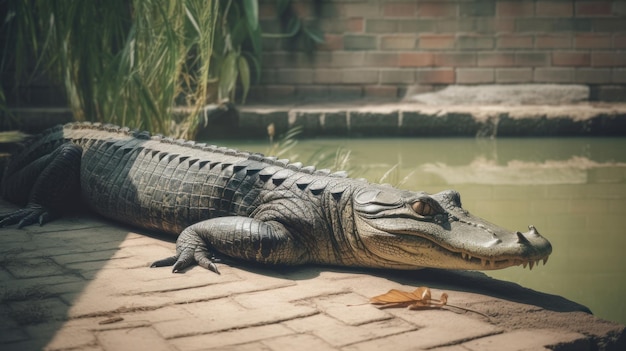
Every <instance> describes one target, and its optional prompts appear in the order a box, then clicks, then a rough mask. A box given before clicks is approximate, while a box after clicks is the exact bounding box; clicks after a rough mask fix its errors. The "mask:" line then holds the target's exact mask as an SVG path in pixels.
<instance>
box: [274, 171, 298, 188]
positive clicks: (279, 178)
mask: <svg viewBox="0 0 626 351" xmlns="http://www.w3.org/2000/svg"><path fill="white" fill-rule="evenodd" d="M294 173H296V172H294V171H292V170H290V169H287V168H284V169H281V170H280V171H278V172H276V173H274V175H273V176H272V182H273V183H274V185H280V184H282V182H284V181H285V180H286V179H287V178H289V177H290V176H292V175H293V174H294Z"/></svg>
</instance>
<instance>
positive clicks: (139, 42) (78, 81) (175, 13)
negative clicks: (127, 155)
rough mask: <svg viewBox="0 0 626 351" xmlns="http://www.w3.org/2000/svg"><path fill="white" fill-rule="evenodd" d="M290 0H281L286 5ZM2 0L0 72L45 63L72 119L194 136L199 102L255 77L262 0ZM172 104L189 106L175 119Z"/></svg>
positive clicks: (246, 85) (224, 97) (215, 99)
mask: <svg viewBox="0 0 626 351" xmlns="http://www.w3.org/2000/svg"><path fill="white" fill-rule="evenodd" d="M290 3H291V1H278V3H277V4H278V7H279V8H280V9H282V11H283V12H282V13H286V11H289V8H290ZM0 8H1V9H3V10H6V11H5V12H6V17H5V18H4V21H3V24H2V31H1V33H0V37H1V38H2V39H3V44H2V45H3V53H2V57H1V59H2V60H1V61H0V72H5V71H6V70H5V69H6V67H7V65H9V63H10V62H11V63H12V64H13V66H14V68H15V72H16V74H15V79H16V81H17V82H20V81H23V80H28V78H27V77H25V73H26V72H29V73H32V72H40V71H44V72H51V73H52V74H53V76H54V77H56V78H57V79H58V80H59V81H60V82H62V84H63V86H64V88H65V92H66V95H67V98H68V101H69V103H70V106H71V108H72V110H73V113H74V116H75V118H76V119H77V120H90V121H98V122H106V123H115V124H119V125H125V126H128V127H131V128H140V129H148V130H150V131H153V132H158V133H163V134H176V136H181V137H188V138H192V137H193V136H194V135H195V132H196V129H197V127H198V115H199V113H200V111H201V108H202V106H204V105H205V104H207V103H217V104H221V103H225V102H227V101H234V100H235V97H236V96H238V95H237V89H238V88H240V89H241V94H239V96H241V99H242V101H245V99H246V97H247V94H248V91H249V89H250V86H251V84H252V82H253V81H254V80H255V79H256V80H258V79H259V77H260V71H261V64H260V58H261V50H262V45H261V42H262V33H261V28H260V25H259V5H258V0H226V1H200V0H181V1H166V0H107V1H95V2H93V1H81V0H65V1H51V0H0ZM296 21H299V20H298V19H297V18H296ZM300 27H301V26H300ZM301 28H304V27H301ZM298 33H304V32H303V31H296V32H294V33H293V34H290V33H287V34H286V35H287V36H290V35H296V34H298ZM306 33H309V35H310V36H312V37H317V39H319V33H317V32H315V31H311V30H310V29H306ZM32 57H34V58H35V67H34V69H33V67H29V63H32V61H33V60H31V59H30V58H32ZM16 85H19V84H16ZM3 100H4V94H3V91H2V88H1V87H0V105H1V106H6V104H5V102H4V101H3ZM175 105H184V106H192V107H193V108H192V109H190V111H191V112H190V113H189V114H188V115H187V116H186V117H185V118H184V119H183V120H177V121H173V120H172V113H171V112H172V108H173V107H174V106H175Z"/></svg>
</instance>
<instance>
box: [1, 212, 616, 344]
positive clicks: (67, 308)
mask: <svg viewBox="0 0 626 351" xmlns="http://www.w3.org/2000/svg"><path fill="white" fill-rule="evenodd" d="M11 208H13V206H12V205H9V204H7V203H4V202H0V212H6V211H7V210H9V209H11ZM173 251H174V241H173V239H172V238H168V237H161V236H155V235H150V234H145V233H144V234H142V233H140V232H137V231H134V230H133V229H131V228H128V227H124V226H121V225H117V224H114V223H112V222H109V221H106V220H103V219H100V218H96V217H94V216H92V215H90V214H81V215H76V216H72V217H67V218H64V219H60V220H57V221H54V222H52V223H49V224H47V225H45V226H43V227H37V226H33V227H28V228H25V229H20V230H18V229H15V228H13V227H10V228H3V229H2V230H1V235H0V349H2V350H41V349H45V350H116V351H117V350H144V349H145V350H153V351H155V350H212V349H219V350H292V349H297V350H316V351H321V350H385V349H389V350H396V351H400V350H436V351H444V350H445V351H468V350H469V351H478V350H623V349H626V332H625V327H624V326H623V325H619V324H616V323H612V322H608V321H604V320H601V319H598V318H596V317H594V316H593V315H591V314H589V313H587V312H585V308H584V307H583V306H580V305H577V304H576V303H573V302H571V301H568V300H565V299H564V298H561V297H558V296H553V295H547V294H543V293H540V292H536V291H532V290H529V289H525V288H523V287H521V286H518V285H516V284H512V283H506V282H501V281H497V280H494V279H491V278H488V277H487V276H485V275H484V274H482V273H477V272H444V271H436V270H422V271H416V272H390V271H364V270H351V269H344V268H336V267H314V266H305V267H297V268H288V269H287V268H268V267H254V266H250V265H245V264H242V263H231V264H230V265H226V264H221V265H220V270H221V272H222V274H221V275H217V274H214V273H211V272H208V271H206V270H204V269H201V268H198V267H195V268H192V269H189V270H187V271H186V272H185V273H184V274H172V273H171V272H170V270H169V269H167V268H156V269H151V268H149V267H148V264H149V262H151V261H153V260H155V259H158V258H162V257H165V256H169V255H171V254H172V252H173ZM539 269H540V268H539ZM417 286H429V287H431V288H432V290H433V295H434V296H439V295H440V294H441V293H442V292H447V293H448V294H449V299H448V302H449V303H450V304H452V305H456V306H460V307H464V308H468V309H471V310H474V311H476V312H479V313H475V312H467V311H463V310H460V309H455V308H452V307H450V308H448V309H431V310H422V311H412V310H408V309H405V308H399V309H378V308H376V307H375V306H373V305H370V304H369V303H368V299H369V297H372V296H375V295H379V294H383V293H385V292H387V291H388V290H389V289H392V288H396V289H405V290H413V289H415V287H417ZM483 314H484V315H485V316H483Z"/></svg>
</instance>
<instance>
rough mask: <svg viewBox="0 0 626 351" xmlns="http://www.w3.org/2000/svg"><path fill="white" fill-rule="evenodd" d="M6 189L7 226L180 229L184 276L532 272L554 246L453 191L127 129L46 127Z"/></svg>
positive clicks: (179, 263) (11, 170)
mask: <svg viewBox="0 0 626 351" xmlns="http://www.w3.org/2000/svg"><path fill="white" fill-rule="evenodd" d="M0 190H1V195H2V196H3V197H4V198H6V199H8V200H9V201H13V202H15V203H18V204H21V205H23V206H24V208H22V209H21V210H18V211H16V212H13V213H9V214H6V215H3V216H0V226H5V225H10V224H16V223H17V224H18V226H20V227H22V226H25V225H30V224H33V223H36V222H39V223H40V224H44V223H45V222H47V221H49V220H52V219H53V218H56V217H58V216H60V215H62V213H63V212H65V211H67V210H68V208H70V207H71V206H70V205H72V204H77V203H79V202H81V201H82V202H84V203H85V204H86V205H87V206H89V207H91V208H92V209H93V210H94V211H95V212H97V213H99V214H101V215H103V216H105V217H107V218H110V219H113V220H116V221H119V222H122V223H127V224H130V225H133V226H137V227H140V228H144V229H149V230H155V231H159V232H165V233H169V234H173V235H179V234H180V235H179V237H178V240H177V249H176V251H177V252H176V255H174V256H172V257H169V258H166V259H162V260H159V261H156V262H155V263H154V264H153V266H154V267H159V266H172V265H173V266H174V268H173V270H174V271H175V272H178V271H181V270H183V269H185V268H186V267H189V266H191V265H194V264H199V265H200V266H202V267H205V268H207V269H210V270H213V271H215V272H217V266H216V265H215V263H214V258H213V255H214V254H222V255H226V256H229V257H233V258H237V259H242V260H247V261H254V262H260V263H264V264H278V265H296V264H305V263H317V264H329V265H344V266H359V267H376V268H396V269H417V268H423V267H435V268H447V269H500V268H505V267H509V266H513V265H524V266H526V265H530V267H531V268H532V266H533V265H534V264H536V262H538V261H539V260H544V262H545V260H547V258H548V256H549V255H550V253H551V251H552V247H551V245H550V243H549V242H548V241H547V240H546V239H544V238H543V237H542V236H541V235H540V234H539V232H538V231H537V230H536V229H535V228H534V227H532V226H530V227H529V231H528V232H526V233H520V232H510V231H507V230H505V229H503V228H500V227H498V226H496V225H494V224H491V223H489V222H487V221H485V220H483V219H481V218H478V217H475V216H472V215H471V214H470V213H468V212H467V211H465V210H464V209H463V208H462V207H461V201H460V196H459V194H458V193H457V192H455V191H452V190H449V191H444V192H441V193H438V194H434V195H429V194H427V193H424V192H412V191H406V190H399V189H395V188H393V187H389V186H383V185H378V184H370V183H368V182H366V181H363V180H357V179H351V178H346V177H345V174H343V173H341V172H339V173H334V174H330V173H329V172H328V171H326V170H315V169H314V168H313V167H302V165H301V164H299V163H288V161H287V160H276V159H275V158H271V157H264V156H263V155H260V154H250V153H246V152H239V151H236V150H230V149H225V148H218V147H215V146H207V145H205V144H197V143H194V142H189V141H184V140H172V139H169V138H163V137H161V136H150V135H149V134H148V133H145V132H136V131H129V130H128V129H126V128H119V127H115V126H101V125H91V124H85V123H74V124H68V125H66V126H63V127H56V128H53V129H51V130H49V131H47V132H45V133H44V134H42V135H41V136H39V137H38V138H35V139H33V141H32V142H31V143H30V144H28V145H26V146H25V148H24V150H23V151H22V152H20V153H18V154H16V155H14V157H13V158H12V160H11V161H10V162H9V164H8V166H7V169H6V171H5V173H4V179H3V181H2V184H1V187H0Z"/></svg>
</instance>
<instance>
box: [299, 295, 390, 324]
mask: <svg viewBox="0 0 626 351" xmlns="http://www.w3.org/2000/svg"><path fill="white" fill-rule="evenodd" d="M310 302H311V303H313V304H315V306H316V307H317V308H318V309H321V310H322V311H324V313H326V314H327V315H329V316H331V317H333V318H335V319H337V320H339V321H341V322H343V323H345V324H348V325H361V324H366V323H372V322H377V321H382V320H386V319H391V318H393V316H392V315H390V314H388V313H387V312H385V311H384V310H380V309H378V308H376V307H374V306H373V305H371V304H369V302H368V300H367V299H365V298H363V297H362V296H360V295H357V294H353V293H350V294H341V295H332V296H322V297H318V298H315V299H311V300H310Z"/></svg>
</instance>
